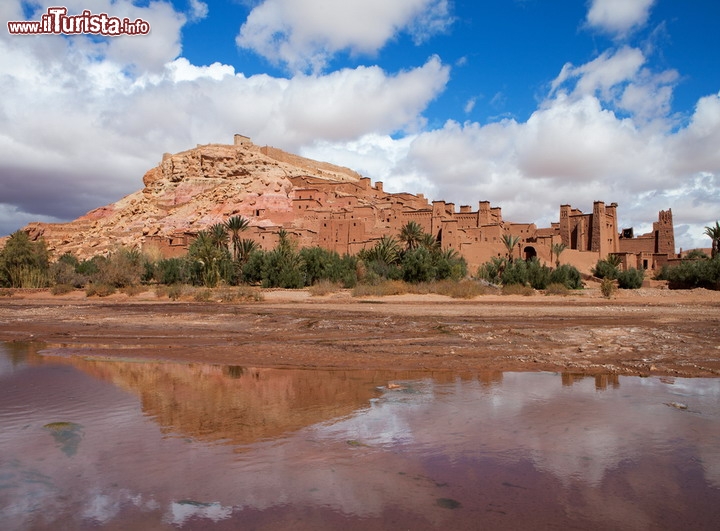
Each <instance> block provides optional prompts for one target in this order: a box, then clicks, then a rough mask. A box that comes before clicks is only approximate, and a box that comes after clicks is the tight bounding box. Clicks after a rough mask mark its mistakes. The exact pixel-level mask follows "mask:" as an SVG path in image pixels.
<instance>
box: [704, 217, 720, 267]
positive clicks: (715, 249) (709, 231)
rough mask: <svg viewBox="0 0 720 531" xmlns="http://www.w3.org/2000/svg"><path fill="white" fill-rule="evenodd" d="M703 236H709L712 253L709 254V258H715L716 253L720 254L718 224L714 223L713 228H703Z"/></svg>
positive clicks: (719, 223) (719, 229)
mask: <svg viewBox="0 0 720 531" xmlns="http://www.w3.org/2000/svg"><path fill="white" fill-rule="evenodd" d="M703 234H705V235H706V236H709V237H710V239H711V240H712V252H711V253H710V257H711V258H715V257H716V256H717V255H718V253H720V222H719V221H716V222H715V226H714V227H713V226H712V225H711V226H709V227H705V232H704V233H703Z"/></svg>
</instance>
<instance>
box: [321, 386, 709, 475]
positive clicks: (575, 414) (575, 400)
mask: <svg viewBox="0 0 720 531" xmlns="http://www.w3.org/2000/svg"><path fill="white" fill-rule="evenodd" d="M621 381H622V385H621V386H620V388H619V389H616V390H612V389H611V390H605V391H599V390H597V389H596V388H595V382H594V379H593V378H585V379H582V380H580V381H577V382H575V383H574V384H573V385H572V386H561V385H559V383H560V378H559V376H551V375H547V374H525V373H506V374H505V375H504V378H503V382H502V385H501V386H498V385H496V386H493V387H491V388H487V387H482V386H481V385H480V384H479V383H478V382H463V383H462V385H460V386H457V385H433V384H432V382H431V381H424V382H421V383H417V382H411V383H408V389H407V390H399V391H397V390H387V391H386V392H385V394H384V396H383V398H382V399H380V400H378V401H376V402H375V403H374V404H373V407H371V408H369V409H367V410H365V411H361V412H358V413H357V414H356V415H355V416H353V417H351V418H348V419H345V420H342V421H340V422H337V423H334V424H331V425H327V426H319V427H318V428H316V429H317V431H318V433H319V434H320V436H324V437H336V438H338V437H339V438H347V439H359V440H361V441H364V442H367V443H369V444H373V445H380V446H382V445H387V444H412V445H413V446H414V447H415V448H416V449H417V448H420V449H424V451H427V452H437V453H443V454H446V455H451V456H459V455H462V454H465V453H467V452H469V451H470V452H471V451H472V443H471V441H480V440H482V441H483V442H484V444H485V450H484V451H496V452H505V451H507V450H508V449H512V450H513V452H515V453H516V455H517V456H518V457H520V456H522V457H527V458H530V459H531V460H532V461H533V462H534V463H535V466H536V467H537V468H539V469H542V470H547V471H548V472H551V473H553V474H554V475H555V476H557V477H558V478H559V479H561V480H562V481H563V482H565V483H567V482H569V481H571V480H581V481H583V482H585V483H588V484H590V485H599V484H600V482H601V481H602V480H603V477H604V476H605V473H606V472H607V471H608V470H611V469H616V468H617V467H618V466H619V464H620V463H621V462H622V461H625V460H634V459H636V458H637V457H638V456H640V455H642V454H644V453H645V452H647V451H648V448H649V447H651V448H653V450H654V451H656V452H663V451H672V449H673V447H669V448H668V447H666V446H665V444H666V443H665V442H666V441H674V443H673V444H678V443H679V441H683V442H684V444H687V445H688V446H690V447H692V448H694V449H695V451H697V452H698V453H699V454H700V455H701V457H702V459H701V462H702V463H703V467H704V469H705V474H706V478H707V480H708V481H709V482H710V483H712V484H713V485H715V486H717V487H720V470H719V467H720V424H719V423H720V385H718V384H719V383H720V382H719V381H718V380H714V379H713V380H710V379H693V380H690V379H685V380H680V379H675V380H672V383H669V384H668V383H662V382H660V381H659V380H657V379H652V378H645V379H643V378H622V379H621ZM673 402H675V403H681V404H685V405H688V410H687V411H682V410H678V409H676V408H673V407H671V406H669V405H668V404H670V403H673ZM488 427H490V428H491V429H488ZM713 441H714V442H715V444H712V442H713Z"/></svg>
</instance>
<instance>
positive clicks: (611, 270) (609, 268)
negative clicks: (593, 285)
mask: <svg viewBox="0 0 720 531" xmlns="http://www.w3.org/2000/svg"><path fill="white" fill-rule="evenodd" d="M592 273H593V275H594V276H596V277H597V278H607V279H610V280H615V279H616V278H617V277H618V275H619V274H620V269H619V268H618V265H617V264H616V263H614V262H613V261H610V260H598V261H597V263H596V264H595V267H594V268H593V270H592Z"/></svg>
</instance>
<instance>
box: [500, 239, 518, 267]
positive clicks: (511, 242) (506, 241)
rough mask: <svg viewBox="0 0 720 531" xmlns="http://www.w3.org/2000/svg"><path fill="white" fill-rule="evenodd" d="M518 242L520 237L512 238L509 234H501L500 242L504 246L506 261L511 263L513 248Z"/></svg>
mask: <svg viewBox="0 0 720 531" xmlns="http://www.w3.org/2000/svg"><path fill="white" fill-rule="evenodd" d="M519 241H520V236H512V235H511V234H503V237H502V242H503V244H504V245H505V249H507V255H508V261H509V262H512V261H513V251H514V250H515V246H516V245H517V244H518V242H519Z"/></svg>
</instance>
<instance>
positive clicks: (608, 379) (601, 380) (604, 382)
mask: <svg viewBox="0 0 720 531" xmlns="http://www.w3.org/2000/svg"><path fill="white" fill-rule="evenodd" d="M560 377H561V378H562V384H563V385H564V386H570V385H572V384H573V383H575V382H577V381H580V380H584V379H585V378H595V389H598V390H604V389H607V388H608V386H612V388H613V389H617V388H618V387H620V376H619V375H617V374H610V373H608V374H595V375H592V376H591V375H587V374H579V373H573V372H564V373H562V374H561V375H560Z"/></svg>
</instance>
